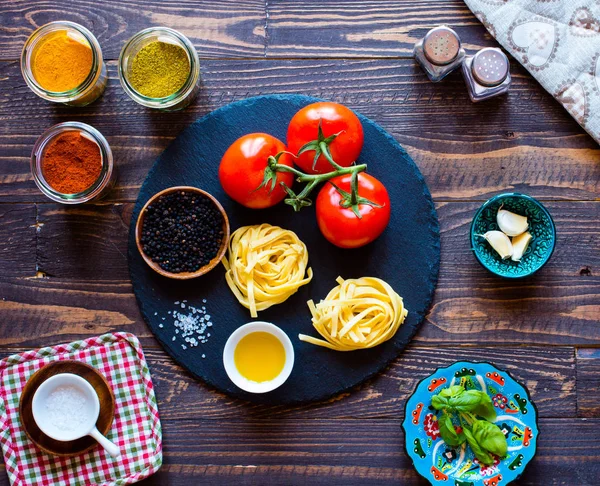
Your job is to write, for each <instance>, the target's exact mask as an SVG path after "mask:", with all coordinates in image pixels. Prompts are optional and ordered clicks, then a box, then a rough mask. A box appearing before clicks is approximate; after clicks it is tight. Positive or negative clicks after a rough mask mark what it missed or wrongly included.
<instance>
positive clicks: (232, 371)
mask: <svg viewBox="0 0 600 486" xmlns="http://www.w3.org/2000/svg"><path fill="white" fill-rule="evenodd" d="M253 332H268V333H269V334H272V335H273V336H275V337H276V338H277V339H279V341H280V342H281V344H283V349H284V350H285V364H284V365H283V370H281V373H279V375H277V377H275V378H274V379H273V380H271V381H264V382H261V383H258V382H256V381H250V380H248V379H247V378H245V377H243V376H242V375H241V374H240V372H239V371H238V369H237V367H236V366H235V361H234V359H233V354H234V352H235V348H236V347H237V345H238V343H239V342H240V340H241V339H242V338H243V337H245V336H247V335H248V334H250V333H253ZM223 364H224V365H225V371H226V372H227V376H229V379H230V380H231V381H233V383H234V384H235V385H236V386H238V387H239V388H241V389H242V390H244V391H247V392H249V393H267V392H270V391H273V390H275V388H278V387H280V386H281V385H283V384H284V383H285V380H287V379H288V377H289V376H290V374H291V372H292V368H293V367H294V347H293V346H292V341H290V338H289V337H288V336H287V334H286V333H285V332H283V331H282V330H281V329H280V328H278V327H277V326H276V325H274V324H271V323H269V322H263V321H255V322H250V323H248V324H244V325H243V326H241V327H239V328H238V329H236V330H235V331H234V332H233V334H231V336H229V339H228V340H227V342H226V343H225V348H224V349H223Z"/></svg>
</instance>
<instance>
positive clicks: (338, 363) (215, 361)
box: [129, 95, 440, 403]
mask: <svg viewBox="0 0 600 486" xmlns="http://www.w3.org/2000/svg"><path fill="white" fill-rule="evenodd" d="M315 101H318V100H316V99H314V98H310V97H307V96H300V95H270V96H258V97H255V98H249V99H247V100H243V101H239V102H236V103H232V104H230V105H227V106H225V107H222V108H219V109H218V110H215V111H214V112H212V113H210V114H209V115H207V116H205V117H204V118H202V119H200V120H198V121H196V122H195V123H193V124H192V125H191V126H189V127H188V128H187V129H186V130H184V131H183V132H182V133H181V134H180V135H179V136H178V137H177V139H176V140H175V141H173V143H172V144H171V145H170V146H169V147H168V148H167V149H166V150H165V151H164V152H163V154H162V155H161V156H160V157H159V158H158V159H157V161H156V162H155V164H154V166H153V167H152V169H151V170H150V172H149V174H148V176H147V178H146V180H145V182H144V184H143V185H142V188H141V190H140V194H139V196H138V200H137V203H136V205H135V208H134V211H133V217H132V221H131V231H130V233H129V269H130V273H131V280H132V284H133V289H134V292H135V295H136V297H137V300H138V304H139V306H140V309H141V311H142V315H143V317H144V319H145V321H146V322H147V323H148V325H149V326H150V329H152V332H153V333H154V335H155V336H156V337H157V339H158V340H159V341H160V342H161V344H162V345H163V346H164V348H165V350H166V351H167V352H168V353H169V354H170V355H171V356H172V357H173V358H174V359H175V360H176V361H177V362H178V363H180V364H181V365H182V366H184V367H185V368H187V369H188V370H189V371H190V372H192V373H193V374H194V375H195V376H197V377H198V378H200V379H202V380H204V381H205V382H206V383H209V384H210V385H213V386H214V387H216V388H218V389H219V390H221V391H223V392H225V393H227V394H229V395H231V396H235V397H238V398H243V399H247V400H252V401H255V402H265V403H298V402H310V401H315V400H321V399H324V398H327V397H329V396H331V395H334V394H337V393H339V392H342V391H344V390H346V389H348V388H351V387H353V386H355V385H357V384H359V383H361V382H363V381H364V380H366V379H368V378H369V377H371V376H373V375H375V374H376V373H378V372H380V371H381V370H383V369H384V368H385V367H386V365H387V364H388V363H389V362H390V361H391V360H392V359H394V358H395V357H396V356H398V354H399V353H400V352H401V351H402V349H403V348H404V347H405V346H406V345H407V344H408V342H409V341H410V339H411V338H412V336H413V335H414V333H415V332H416V330H417V328H418V326H419V325H420V324H421V322H422V320H423V318H424V316H425V313H426V312H427V310H428V308H429V306H430V304H431V301H432V298H433V292H434V289H435V285H436V283H437V275H438V268H439V261H440V239H439V226H438V221H437V216H436V213H435V209H434V206H433V202H432V200H431V195H430V194H429V190H428V189H427V186H426V184H425V181H424V180H423V177H422V175H421V173H420V172H419V169H418V168H417V167H416V165H415V164H414V162H413V161H412V160H411V158H410V157H409V156H408V155H407V153H406V152H405V151H404V149H403V148H402V147H401V146H400V145H399V144H398V143H397V142H396V141H395V140H394V139H393V138H392V137H391V136H390V135H389V134H388V133H387V132H385V131H384V130H383V129H382V128H381V127H379V126H378V125H376V124H375V123H373V122H372V121H370V120H369V119H367V118H365V117H363V116H361V115H359V117H360V120H361V122H362V124H363V128H364V133H365V144H364V148H363V150H362V153H361V156H360V158H359V160H358V162H359V163H368V164H369V168H368V172H369V173H370V174H372V175H373V176H375V177H377V178H378V179H380V180H382V181H385V185H386V187H387V189H388V191H389V195H390V199H391V202H392V216H391V220H390V224H389V226H388V228H387V229H386V230H385V232H384V233H383V234H382V236H381V237H380V238H379V239H377V240H376V241H375V242H374V243H372V244H370V245H367V246H366V247H363V248H360V249H356V250H341V249H339V248H337V247H335V246H333V245H331V244H330V243H328V242H327V241H326V240H325V238H324V237H323V236H322V235H321V233H320V231H319V229H318V227H317V223H316V220H315V215H314V208H312V207H310V208H305V209H303V210H302V211H301V212H300V213H294V212H293V210H292V209H291V208H290V207H289V206H287V205H284V204H280V205H278V206H276V207H274V208H271V209H267V210H249V209H246V208H244V207H242V206H240V205H239V204H237V203H235V202H234V201H232V200H231V199H229V198H228V197H227V196H226V195H225V193H224V192H223V190H222V189H221V186H220V184H219V180H218V175H217V173H218V166H219V162H220V160H221V157H222V155H223V154H224V153H225V150H226V149H227V148H228V147H229V145H230V144H231V143H232V142H233V141H234V140H236V139H237V138H239V137H241V136H242V135H245V134H247V133H251V132H266V133H270V134H272V135H274V136H276V137H278V138H279V139H281V140H283V141H285V137H286V131H287V125H288V122H289V121H290V119H291V118H292V116H293V115H294V113H296V111H298V109H300V108H301V107H303V106H305V105H307V104H310V103H313V102H315ZM178 185H193V186H196V187H199V188H201V189H204V190H206V191H208V192H210V193H211V194H213V195H214V196H215V197H216V198H217V199H218V200H219V201H220V202H221V204H222V205H223V207H224V208H225V210H226V211H227V214H228V216H229V219H230V222H231V230H232V232H233V231H234V230H235V229H237V228H239V227H240V226H243V225H248V224H259V223H263V222H266V223H270V224H273V225H279V226H282V227H284V228H287V229H290V230H293V231H295V232H296V233H297V234H298V236H299V237H300V239H301V240H302V241H304V242H305V243H306V245H307V247H308V251H309V263H310V265H311V266H312V268H313V271H314V278H313V280H312V282H311V283H310V284H308V285H306V286H304V287H302V288H301V289H300V290H299V291H298V292H297V293H296V294H295V295H293V296H292V297H291V298H290V299H288V300H287V301H286V302H284V303H283V304H280V305H277V306H274V307H271V308H270V309H268V310H266V311H263V312H260V313H259V317H258V320H265V321H268V322H272V323H274V324H276V325H278V326H280V327H281V328H282V329H283V330H284V331H285V332H286V333H287V334H288V336H289V337H290V339H291V340H292V342H293V344H294V349H295V353H296V362H295V366H294V369H293V371H292V374H291V376H290V378H289V379H288V380H287V382H286V383H285V384H284V385H283V386H281V387H280V388H278V389H277V390H275V391H273V392H270V393H267V394H264V395H253V394H249V393H246V392H244V391H242V390H240V389H238V388H237V387H235V385H233V383H232V382H231V381H230V380H229V378H228V377H227V375H226V374H225V369H224V367H223V359H222V353H223V347H224V346H225V342H226V341H227V338H228V337H229V335H230V334H231V333H232V332H233V331H234V330H235V329H237V328H238V327H239V326H241V325H242V324H245V323H247V322H249V321H251V320H253V319H251V318H250V314H249V312H248V310H247V309H245V308H244V307H242V306H241V305H240V304H239V303H238V302H237V300H236V299H235V297H234V296H233V294H232V293H231V291H230V289H229V287H228V286H227V284H226V282H225V270H224V268H223V266H222V265H219V266H218V267H217V268H215V269H214V270H212V271H211V272H209V273H208V274H207V275H205V276H203V277H200V278H197V279H194V280H189V281H183V282H176V281H173V280H169V279H167V278H164V277H161V276H160V275H158V274H156V273H155V272H154V271H152V270H151V269H150V268H149V267H148V266H147V265H146V264H145V263H144V261H143V260H142V258H141V257H140V255H139V253H138V251H137V248H136V245H135V240H134V231H133V229H134V227H135V221H136V220H137V216H138V213H139V211H140V209H141V208H142V206H143V205H144V203H145V202H146V201H147V200H148V199H149V198H150V197H151V196H152V195H153V194H155V193H156V192H158V191H160V190H162V189H165V188H167V187H171V186H178ZM315 197H316V194H315ZM338 275H341V276H342V277H344V278H357V277H361V276H375V277H379V278H382V279H384V280H386V281H387V282H388V283H389V284H390V285H391V286H392V287H393V288H394V289H395V290H396V292H398V293H399V294H400V295H401V296H402V297H403V298H404V303H405V306H406V307H407V309H408V311H409V313H408V317H407V319H406V321H405V322H404V324H403V325H402V326H401V327H400V329H399V331H398V333H397V334H396V336H395V337H394V338H393V339H392V340H390V341H388V342H386V343H384V344H381V345H380V346H377V347H376V348H374V349H370V350H361V351H353V352H336V351H331V350H329V349H325V348H322V347H318V346H314V345H311V344H307V343H303V342H301V341H299V340H298V334H299V333H304V334H311V335H315V336H317V334H316V331H315V330H314V329H313V327H312V324H311V321H310V312H309V310H308V307H307V305H306V301H307V300H309V299H311V298H312V299H314V300H315V301H318V300H319V299H320V298H323V297H325V296H326V295H327V293H328V292H329V291H330V290H331V288H332V287H334V286H335V285H336V282H335V279H336V278H337V276H338ZM183 300H187V301H188V305H193V306H195V307H202V306H203V305H204V306H205V307H206V309H207V312H208V313H209V314H210V315H211V320H212V322H213V323H214V325H213V327H212V328H211V329H210V333H211V336H210V338H209V340H208V342H207V343H205V344H200V345H199V346H198V347H194V348H190V347H189V346H188V347H187V349H183V348H182V344H186V343H185V342H184V341H183V340H182V339H181V337H179V336H178V335H176V334H175V332H174V326H173V319H172V317H171V316H170V315H169V314H168V312H169V311H173V310H180V311H181V310H182V309H181V308H180V306H179V305H178V306H176V305H175V304H174V302H176V301H179V302H182V301H183ZM204 300H206V303H203V301H204ZM163 317H165V318H166V319H165V320H163ZM161 324H162V325H163V327H162V328H161V327H160V325H161ZM173 336H176V339H175V340H173ZM202 355H205V358H202Z"/></svg>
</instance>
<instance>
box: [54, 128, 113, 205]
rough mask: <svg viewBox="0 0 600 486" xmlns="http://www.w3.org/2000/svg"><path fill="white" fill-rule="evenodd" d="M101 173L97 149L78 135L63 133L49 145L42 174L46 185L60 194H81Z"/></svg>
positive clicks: (93, 143)
mask: <svg viewBox="0 0 600 486" xmlns="http://www.w3.org/2000/svg"><path fill="white" fill-rule="evenodd" d="M101 171H102V155H101V153H100V147H99V146H98V144H97V143H96V142H94V141H93V140H90V139H88V138H87V137H83V136H81V133H80V132H77V131H70V132H64V133H61V134H60V135H58V136H57V137H55V138H54V139H53V140H50V142H48V145H47V146H46V150H45V151H44V156H43V159H42V173H43V174H44V179H45V180H46V182H47V183H48V185H49V186H50V187H51V188H52V189H54V190H55V191H57V192H60V193H62V194H76V193H79V192H83V191H85V190H86V189H88V188H89V187H91V186H92V184H94V182H96V180H98V177H99V176H100V172H101Z"/></svg>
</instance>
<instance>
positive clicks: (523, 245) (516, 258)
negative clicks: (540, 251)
mask: <svg viewBox="0 0 600 486" xmlns="http://www.w3.org/2000/svg"><path fill="white" fill-rule="evenodd" d="M532 238H533V237H532V236H531V233H529V232H526V233H523V234H522V235H519V236H515V237H514V238H513V239H512V246H513V254H512V256H511V257H510V259H511V260H512V261H513V262H520V261H521V258H523V253H525V250H527V247H528V246H529V242H530V241H531V239H532Z"/></svg>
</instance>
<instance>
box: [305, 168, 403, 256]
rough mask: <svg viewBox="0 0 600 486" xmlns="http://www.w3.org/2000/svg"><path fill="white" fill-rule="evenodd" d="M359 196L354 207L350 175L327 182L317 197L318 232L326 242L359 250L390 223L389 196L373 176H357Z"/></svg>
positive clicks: (361, 174) (363, 174)
mask: <svg viewBox="0 0 600 486" xmlns="http://www.w3.org/2000/svg"><path fill="white" fill-rule="evenodd" d="M338 189H339V190H338ZM358 196H359V199H358V201H357V204H356V205H355V207H354V208H353V207H352V199H351V197H352V175H351V174H347V175H342V176H338V177H334V178H333V179H331V180H330V181H328V182H326V183H325V185H324V186H323V187H322V188H321V191H320V192H319V195H318V196H317V201H316V212H317V223H318V225H319V229H320V230H321V233H323V236H325V238H326V239H327V240H328V241H329V242H331V243H333V244H334V245H336V246H339V247H340V248H358V247H360V246H364V245H366V244H368V243H371V242H372V241H374V240H375V239H377V237H379V235H381V233H383V230H384V229H385V228H386V226H387V224H388V222H389V220H390V212H391V205H390V197H389V195H388V192H387V189H386V188H385V186H384V185H383V184H382V183H381V182H380V181H378V180H377V179H375V177H373V176H370V175H368V174H365V173H364V172H361V173H359V174H358ZM365 200H368V201H370V202H371V203H374V204H369V203H366V202H365ZM355 210H356V211H358V213H359V214H360V217H358V216H357V214H356V213H355Z"/></svg>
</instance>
